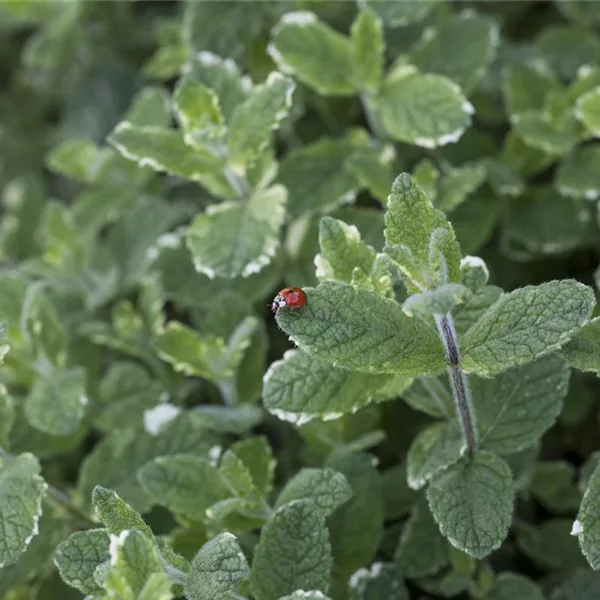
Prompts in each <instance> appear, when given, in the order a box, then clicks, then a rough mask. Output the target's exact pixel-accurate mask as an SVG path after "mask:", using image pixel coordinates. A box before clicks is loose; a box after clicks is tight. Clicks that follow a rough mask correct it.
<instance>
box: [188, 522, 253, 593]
mask: <svg viewBox="0 0 600 600" xmlns="http://www.w3.org/2000/svg"><path fill="white" fill-rule="evenodd" d="M247 574H248V562H247V561H246V557H245V556H244V553H243V552H242V550H241V548H240V545H239V544H238V541H237V539H236V538H235V536H234V535H233V534H231V533H229V532H224V533H219V534H218V535H217V536H215V537H214V538H213V539H212V540H210V541H208V542H207V543H206V544H204V546H202V548H200V550H199V551H198V553H197V554H196V556H194V559H193V560H192V564H191V566H190V571H189V573H188V576H187V579H186V582H185V595H186V598H189V600H213V599H214V598H223V600H226V599H228V598H233V596H230V595H229V592H234V591H236V589H237V587H238V586H239V584H240V583H241V581H242V580H243V579H244V578H245V577H246V575H247Z"/></svg>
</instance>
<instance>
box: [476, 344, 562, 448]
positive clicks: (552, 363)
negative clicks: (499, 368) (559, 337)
mask: <svg viewBox="0 0 600 600" xmlns="http://www.w3.org/2000/svg"><path fill="white" fill-rule="evenodd" d="M570 374H571V371H570V369H569V367H568V366H567V364H566V363H565V362H564V360H562V359H561V358H559V357H557V356H547V357H544V358H541V359H540V360H537V361H535V362H533V363H530V364H528V365H525V366H522V367H518V368H516V369H509V370H508V371H505V372H504V373H501V374H500V375H498V376H496V377H494V379H480V378H478V377H473V378H471V392H472V394H473V403H474V407H475V414H476V415H477V425H478V429H479V441H480V444H481V447H482V448H485V449H486V450H491V451H492V452H498V453H500V454H512V453H514V452H519V451H520V450H523V449H524V448H526V447H528V446H530V445H531V444H532V443H533V442H534V441H535V440H537V439H538V438H539V437H541V436H542V434H543V433H544V432H545V431H547V430H548V429H550V427H551V426H552V425H553V424H554V422H555V421H556V419H557V417H558V415H559V414H560V411H561V409H562V404H563V400H564V398H565V396H566V395H567V391H568V389H569V377H570Z"/></svg>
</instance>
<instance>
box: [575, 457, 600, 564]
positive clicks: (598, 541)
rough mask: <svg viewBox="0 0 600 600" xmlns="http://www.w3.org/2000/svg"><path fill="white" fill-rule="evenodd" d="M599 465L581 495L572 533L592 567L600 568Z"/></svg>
mask: <svg viewBox="0 0 600 600" xmlns="http://www.w3.org/2000/svg"><path fill="white" fill-rule="evenodd" d="M599 499H600V467H599V466H597V467H596V469H595V470H594V472H593V474H592V476H591V477H590V480H589V482H588V485H587V489H586V490H585V493H584V495H583V499H582V501H581V506H580V507H579V512H578V513H577V521H575V523H574V525H573V531H572V533H573V534H574V535H576V536H577V538H578V539H579V546H580V548H581V551H582V552H583V554H584V556H585V557H586V558H587V560H588V562H589V563H590V566H591V567H592V569H595V570H598V569H600V519H599V518H598V515H599V511H600V503H599Z"/></svg>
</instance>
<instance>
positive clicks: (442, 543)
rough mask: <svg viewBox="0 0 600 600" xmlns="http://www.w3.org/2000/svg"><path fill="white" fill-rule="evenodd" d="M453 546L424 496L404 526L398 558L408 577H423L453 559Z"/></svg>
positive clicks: (433, 572) (397, 552)
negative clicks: (449, 543) (450, 549)
mask: <svg viewBox="0 0 600 600" xmlns="http://www.w3.org/2000/svg"><path fill="white" fill-rule="evenodd" d="M449 548H450V547H449V545H448V542H447V541H446V539H445V538H444V537H443V536H442V534H441V533H440V529H439V527H438V526H437V524H436V522H435V521H434V519H433V516H432V514H431V511H430V510H429V507H428V506H427V503H426V502H425V499H424V498H423V499H422V500H421V501H420V502H418V503H417V504H416V505H415V506H414V508H413V510H412V512H411V515H410V518H409V519H408V521H407V522H406V525H405V526H404V529H403V531H402V535H401V536H400V541H399V542H398V547H397V548H396V553H395V554H394V558H395V559H396V561H397V562H398V564H399V565H400V566H401V567H402V570H403V571H404V574H405V575H406V577H408V578H409V579H422V578H423V577H427V576H429V575H434V574H435V573H437V572H439V571H440V569H442V568H443V567H445V566H446V565H447V564H448V563H449Z"/></svg>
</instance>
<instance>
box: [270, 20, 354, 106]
mask: <svg viewBox="0 0 600 600" xmlns="http://www.w3.org/2000/svg"><path fill="white" fill-rule="evenodd" d="M352 50H353V49H352V46H351V44H350V41H349V40H348V39H347V38H345V37H344V36H342V35H340V34H339V33H337V32H336V31H335V30H334V29H332V28H331V27H330V26H329V25H326V24H325V23H322V22H320V21H319V19H318V17H317V16H316V15H315V14H314V13H312V12H309V11H299V12H288V13H286V14H284V15H283V17H282V18H281V21H279V23H278V24H277V25H276V26H275V27H274V28H273V33H272V41H271V44H270V45H269V47H268V51H269V53H270V54H271V57H272V58H273V60H274V61H275V62H276V64H277V65H278V66H279V68H280V69H281V70H282V71H283V72H284V73H290V74H292V75H295V76H296V77H297V78H298V79H299V80H300V81H301V82H302V83H304V84H306V85H307V86H308V87H310V88H313V89H314V90H316V91H317V92H318V93H319V94H323V95H334V96H349V95H353V94H354V93H355V92H356V87H357V86H356V82H355V81H354V69H353V60H352V59H353V52H352Z"/></svg>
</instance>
